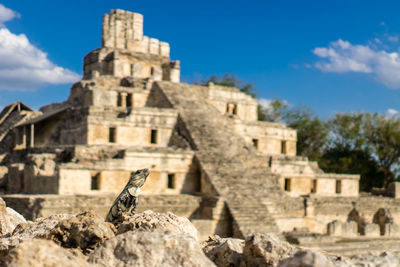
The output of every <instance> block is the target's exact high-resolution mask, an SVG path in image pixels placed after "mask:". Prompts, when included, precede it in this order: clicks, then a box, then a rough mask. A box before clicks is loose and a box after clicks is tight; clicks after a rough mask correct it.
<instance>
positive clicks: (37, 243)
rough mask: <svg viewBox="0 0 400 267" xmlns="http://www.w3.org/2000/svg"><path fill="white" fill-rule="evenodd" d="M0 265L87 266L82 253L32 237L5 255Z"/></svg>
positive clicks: (33, 266) (12, 266)
mask: <svg viewBox="0 0 400 267" xmlns="http://www.w3.org/2000/svg"><path fill="white" fill-rule="evenodd" d="M2 266H8V267H17V266H32V267H38V266H45V267H58V266H63V267H73V266H81V267H86V266H87V267H89V266H91V265H90V264H89V263H87V262H86V259H85V257H84V256H83V255H81V254H79V253H78V252H74V251H70V250H67V249H64V248H62V247H60V246H58V245H56V244H55V243H54V242H52V241H49V240H40V239H33V240H29V241H25V242H23V243H21V244H20V245H19V246H17V247H16V248H14V249H12V250H11V251H10V253H9V254H8V255H7V257H5V259H4V262H3V263H2Z"/></svg>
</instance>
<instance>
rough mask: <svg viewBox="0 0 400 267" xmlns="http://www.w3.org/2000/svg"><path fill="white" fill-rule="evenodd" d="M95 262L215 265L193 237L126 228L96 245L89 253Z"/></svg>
mask: <svg viewBox="0 0 400 267" xmlns="http://www.w3.org/2000/svg"><path fill="white" fill-rule="evenodd" d="M89 262H91V263H96V264H98V265H99V266H121V267H122V266H174V267H176V266H207V267H210V266H215V265H214V264H213V263H212V262H211V261H210V260H209V259H208V258H207V257H206V256H205V255H204V254H203V252H202V250H201V247H200V245H199V244H198V243H197V241H196V239H194V238H193V237H191V236H189V235H186V234H182V233H174V232H159V231H154V232H147V231H129V232H126V233H123V234H120V235H117V236H116V237H114V238H111V239H109V240H107V241H106V242H104V243H103V244H102V245H100V246H99V247H98V248H97V249H96V250H95V251H94V252H93V254H91V255H90V257H89Z"/></svg>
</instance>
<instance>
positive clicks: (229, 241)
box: [202, 235, 244, 267]
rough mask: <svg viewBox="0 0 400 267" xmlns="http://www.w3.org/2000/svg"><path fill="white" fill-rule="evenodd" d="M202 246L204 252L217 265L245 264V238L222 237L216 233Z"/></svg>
mask: <svg viewBox="0 0 400 267" xmlns="http://www.w3.org/2000/svg"><path fill="white" fill-rule="evenodd" d="M202 246H203V252H204V253H205V254H206V256H207V257H208V258H209V259H210V260H212V261H213V262H214V263H215V264H216V265H217V266H220V267H221V266H223V267H225V266H226V267H230V266H240V264H244V257H243V247H244V240H242V239H236V238H220V237H219V236H217V235H215V236H210V237H209V239H208V240H207V241H205V242H203V244H202Z"/></svg>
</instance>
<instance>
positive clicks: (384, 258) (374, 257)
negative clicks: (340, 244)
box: [339, 252, 400, 267]
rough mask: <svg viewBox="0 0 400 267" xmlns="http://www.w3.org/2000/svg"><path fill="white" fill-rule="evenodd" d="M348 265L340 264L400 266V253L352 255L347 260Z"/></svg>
mask: <svg viewBox="0 0 400 267" xmlns="http://www.w3.org/2000/svg"><path fill="white" fill-rule="evenodd" d="M346 263H347V264H348V265H339V266H382V267H383V266H400V255H398V254H393V253H387V252H384V253H380V254H374V253H370V254H365V255H361V256H356V257H351V258H350V259H348V260H347V261H346Z"/></svg>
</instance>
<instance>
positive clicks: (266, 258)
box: [243, 234, 298, 266]
mask: <svg viewBox="0 0 400 267" xmlns="http://www.w3.org/2000/svg"><path fill="white" fill-rule="evenodd" d="M296 251H298V249H297V248H295V247H293V246H292V245H290V244H289V243H288V242H286V241H282V240H280V239H279V238H278V237H277V236H276V235H274V234H252V235H249V236H247V237H246V240H245V245H244V248H243V256H244V259H245V262H246V264H247V266H277V264H278V263H279V262H280V261H281V260H282V259H284V258H288V257H290V256H292V255H294V253H295V252H296Z"/></svg>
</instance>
